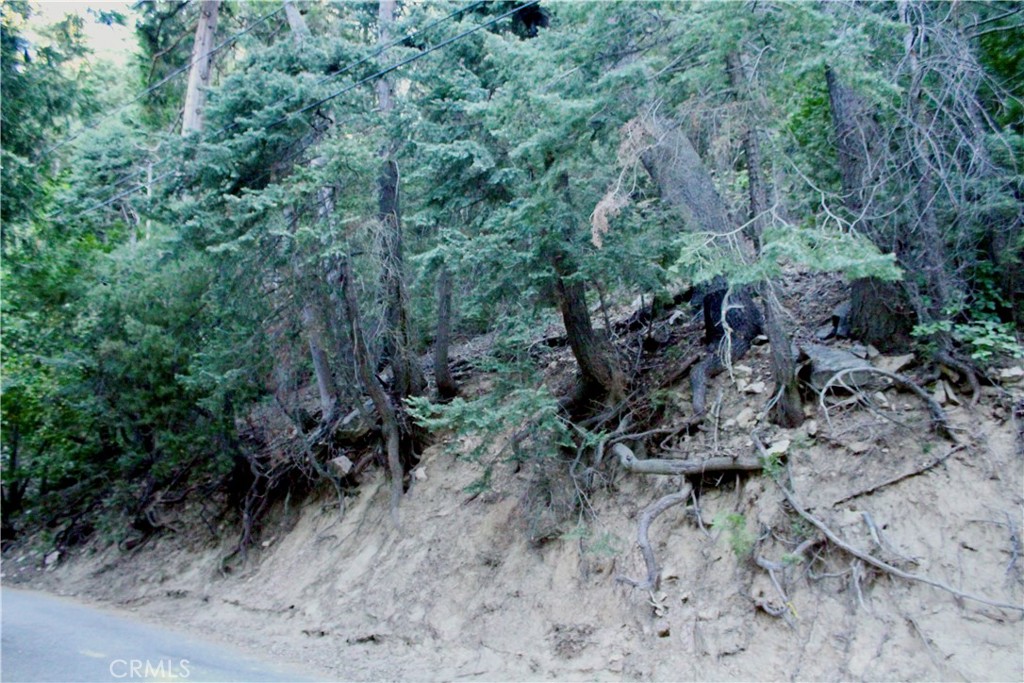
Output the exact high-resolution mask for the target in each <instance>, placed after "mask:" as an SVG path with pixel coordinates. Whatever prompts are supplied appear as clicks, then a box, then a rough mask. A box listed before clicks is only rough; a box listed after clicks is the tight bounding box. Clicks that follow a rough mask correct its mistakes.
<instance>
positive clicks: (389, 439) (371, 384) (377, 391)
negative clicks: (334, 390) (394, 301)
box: [340, 258, 405, 524]
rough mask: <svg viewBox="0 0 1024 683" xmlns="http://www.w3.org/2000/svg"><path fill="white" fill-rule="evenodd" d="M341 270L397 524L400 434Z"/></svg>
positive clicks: (348, 278)
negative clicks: (381, 436)
mask: <svg viewBox="0 0 1024 683" xmlns="http://www.w3.org/2000/svg"><path fill="white" fill-rule="evenodd" d="M340 267H341V287H342V295H343V297H344V300H345V310H346V313H347V314H348V322H349V332H350V336H351V340H352V349H353V353H354V355H355V361H356V370H357V372H358V373H359V379H360V381H361V383H362V385H363V388H365V389H366V393H367V394H369V395H370V400H371V401H373V407H374V409H375V410H376V411H377V414H378V415H379V416H380V418H381V429H382V431H383V434H384V444H385V452H386V454H387V462H388V470H390V472H391V512H392V515H393V516H394V519H395V523H396V524H397V523H398V504H399V501H400V500H401V498H402V492H403V490H404V484H403V478H404V474H405V473H404V471H403V469H402V452H401V443H402V442H401V438H402V432H401V424H400V423H399V416H398V410H397V409H396V407H395V404H394V403H393V402H392V400H391V397H390V396H388V393H387V392H386V391H385V390H384V386H383V385H382V384H381V382H380V380H379V379H378V378H377V375H376V373H375V372H374V367H373V362H372V360H371V358H370V352H369V350H368V349H367V346H366V339H365V337H364V336H363V325H362V316H361V314H360V311H359V299H358V297H356V293H355V289H354V287H353V286H352V268H351V266H350V264H349V262H348V259H347V258H346V259H343V260H342V262H341V264H340Z"/></svg>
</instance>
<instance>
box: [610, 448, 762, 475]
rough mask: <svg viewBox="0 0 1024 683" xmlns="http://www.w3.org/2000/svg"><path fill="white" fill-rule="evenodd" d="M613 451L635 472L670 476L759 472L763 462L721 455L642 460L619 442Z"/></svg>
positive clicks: (756, 459)
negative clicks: (684, 458) (699, 457)
mask: <svg viewBox="0 0 1024 683" xmlns="http://www.w3.org/2000/svg"><path fill="white" fill-rule="evenodd" d="M612 453H614V454H615V455H616V456H617V457H618V458H619V464H620V465H622V467H623V468H624V469H625V470H627V471H629V472H632V473H634V474H663V475H669V476H673V475H674V476H678V475H694V474H705V473H707V472H759V471H760V470H761V469H762V468H763V463H762V462H761V460H760V459H759V458H753V457H746V458H730V457H728V456H719V457H713V458H705V459H696V458H693V459H687V460H670V459H659V458H651V459H648V460H640V459H638V458H637V457H636V456H635V455H634V454H633V451H631V450H630V449H629V448H627V447H626V446H624V445H623V444H620V443H617V444H615V445H614V446H612Z"/></svg>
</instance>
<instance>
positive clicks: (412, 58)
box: [79, 0, 540, 215]
mask: <svg viewBox="0 0 1024 683" xmlns="http://www.w3.org/2000/svg"><path fill="white" fill-rule="evenodd" d="M485 1H486V0H485ZM539 3H540V0H530V1H529V2H526V3H523V4H522V5H520V6H518V7H516V8H514V9H511V10H509V11H507V12H505V13H503V14H500V15H498V16H497V17H494V18H493V19H489V20H487V21H485V22H483V23H482V24H478V25H477V26H474V27H472V28H469V29H466V30H465V31H462V32H461V33H459V34H457V35H455V36H452V37H451V38H448V39H446V40H443V41H441V42H440V43H438V44H437V45H434V46H432V47H430V48H428V49H426V50H424V51H422V52H418V53H416V54H415V55H412V56H410V57H407V58H406V59H403V60H401V61H399V62H397V63H395V64H393V65H391V66H389V67H386V68H384V69H381V70H380V71H378V72H376V73H374V74H371V75H369V76H367V77H365V78H362V79H360V80H358V81H356V82H354V83H352V84H350V85H347V86H345V87H344V88H342V89H340V90H338V91H336V92H334V93H331V94H330V95H327V96H326V97H322V98H320V99H319V100H317V101H316V102H313V103H312V104H308V105H306V106H304V107H301V108H300V109H296V110H295V111H292V112H289V113H287V114H285V115H284V116H282V117H280V118H278V119H276V120H274V121H272V122H271V123H269V124H268V125H266V126H264V127H263V130H270V129H271V128H274V127H275V126H278V125H280V124H281V123H284V122H285V121H288V120H289V119H291V118H293V117H295V116H298V115H300V114H303V113H305V112H307V111H309V110H310V109H313V108H316V107H319V106H321V105H323V104H325V103H327V102H329V101H331V100H333V99H336V98H338V97H341V96H342V95H344V94H345V93H348V92H350V91H352V90H354V89H355V88H357V87H358V86H360V85H363V84H365V83H368V82H369V81H372V80H375V79H377V78H380V77H382V76H386V75H387V74H389V73H391V72H393V71H396V70H398V69H400V68H402V67H403V66H406V65H408V64H411V63H412V62H415V61H416V60H418V59H422V58H423V57H426V56H427V55H429V54H430V53H432V52H436V51H437V50H440V49H441V48H444V47H447V46H448V45H451V44H452V43H454V42H456V41H458V40H461V39H463V38H465V37H466V36H469V35H471V34H473V33H476V32H477V31H479V30H481V29H485V28H488V27H490V26H493V25H494V24H496V23H498V22H499V21H501V20H502V19H505V18H507V17H509V16H511V15H513V14H515V13H516V12H519V11H521V10H523V9H526V8H527V7H532V6H533V5H536V4H539ZM475 4H482V3H475ZM475 4H474V5H470V6H469V7H465V8H460V9H459V10H458V11H456V12H453V13H451V14H450V15H449V16H448V17H446V19H448V18H451V17H452V16H455V14H457V13H458V12H460V11H462V12H464V11H466V10H468V9H470V8H472V7H473V6H475ZM437 23H439V22H434V23H433V24H431V25H430V26H431V27H433V26H435V25H437ZM424 30H426V28H424V29H421V30H420V31H417V32H415V33H413V34H410V35H409V36H404V37H403V38H401V39H400V40H395V41H392V43H389V44H388V45H387V46H382V47H381V48H379V51H378V53H377V55H379V54H381V53H383V51H384V50H385V49H388V47H393V46H394V45H397V44H398V43H401V42H405V41H406V40H408V39H409V38H411V37H414V36H415V35H417V34H419V33H422V32H423V31H424ZM374 56H376V55H371V56H370V57H368V58H364V59H363V60H361V61H360V62H357V64H359V63H364V62H365V61H367V60H368V59H372V58H373V57H374ZM352 66H355V65H352ZM350 68H352V67H348V68H346V69H344V71H348V70H349V69H350ZM340 73H343V72H336V73H335V74H332V76H331V77H332V78H333V77H334V76H336V75H339V74H340ZM235 125H237V124H234V123H233V124H230V125H228V126H225V127H224V128H221V129H220V130H218V131H216V132H215V133H214V134H218V133H221V132H224V131H225V130H228V129H229V128H232V127H234V126H235ZM160 163H164V162H160ZM176 172H177V171H176V170H171V171H167V172H166V173H162V174H160V175H159V176H157V177H155V178H153V179H152V180H151V181H147V182H146V183H141V184H139V185H137V186H135V187H133V188H130V189H128V190H125V191H124V192H120V193H118V194H117V195H115V196H113V197H111V198H110V199H107V200H105V201H103V202H100V203H98V204H96V205H94V206H91V207H89V208H88V209H85V210H84V211H82V212H80V213H79V215H86V214H88V213H91V212H93V211H96V210H97V209H100V208H103V207H105V206H108V205H110V204H112V203H114V202H115V201H117V200H118V199H122V198H123V197H126V196H128V195H130V194H133V193H135V192H138V191H139V190H143V189H146V188H147V187H149V186H150V185H152V184H155V183H156V182H158V181H160V180H163V179H164V178H166V177H168V176H170V175H172V174H174V173H176Z"/></svg>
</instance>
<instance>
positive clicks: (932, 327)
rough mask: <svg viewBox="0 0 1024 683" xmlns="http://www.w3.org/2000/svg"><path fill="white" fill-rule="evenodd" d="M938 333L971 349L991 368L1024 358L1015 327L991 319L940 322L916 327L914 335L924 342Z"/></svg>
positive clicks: (972, 356) (1023, 351) (976, 358)
mask: <svg viewBox="0 0 1024 683" xmlns="http://www.w3.org/2000/svg"><path fill="white" fill-rule="evenodd" d="M937 333H945V334H950V335H952V336H953V338H954V339H955V340H956V341H957V342H959V343H960V344H961V345H962V346H964V347H965V348H967V349H968V352H969V353H970V356H971V358H973V359H974V360H976V361H978V362H979V363H982V364H988V363H990V362H991V361H993V360H995V359H997V358H998V357H1000V356H1009V357H1012V358H1024V346H1022V345H1021V343H1020V341H1019V340H1018V338H1017V335H1016V330H1015V329H1014V326H1013V324H1012V323H1003V322H999V321H997V320H991V319H989V320H976V321H970V322H963V323H960V322H954V321H952V320H938V321H935V322H931V323H924V324H921V325H915V326H914V330H913V335H914V336H915V337H918V338H922V339H928V338H930V337H933V336H935V335H936V334H937Z"/></svg>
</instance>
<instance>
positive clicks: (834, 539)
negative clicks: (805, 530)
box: [778, 482, 1024, 613]
mask: <svg viewBox="0 0 1024 683" xmlns="http://www.w3.org/2000/svg"><path fill="white" fill-rule="evenodd" d="M778 484H779V488H780V489H781V490H782V495H784V496H785V497H786V502H788V503H789V505H790V507H791V508H793V511H794V512H796V513H797V514H798V515H800V516H801V517H803V518H804V519H805V520H806V521H807V522H809V523H810V524H811V525H813V526H814V527H815V528H816V529H818V531H820V532H821V533H822V534H824V536H825V538H827V539H828V540H829V541H830V542H831V543H832V544H833V545H835V546H836V547H838V548H841V549H842V550H844V551H845V552H847V553H849V554H850V555H853V556H854V557H856V558H857V559H859V560H861V561H862V562H864V563H866V564H869V565H871V566H872V567H875V568H877V569H881V570H882V571H884V572H886V573H887V574H891V575H892V576H896V577H898V578H901V579H906V580H907V581H917V582H919V583H924V584H927V585H929V586H932V587H934V588H938V589H939V590H943V591H946V592H947V593H949V594H951V595H953V596H955V597H958V598H961V599H964V600H973V601H974V602H980V603H981V604H983V605H990V606H992V607H998V608H1000V609H1007V610H1013V611H1015V612H1022V613H1024V606H1021V605H1013V604H1010V603H1008V602H1001V601H999V600H993V599H991V598H987V597H985V596H981V595H974V594H972V593H965V592H964V591H960V590H957V589H956V588H953V587H952V586H950V585H948V584H945V583H943V582H941V581H936V580H935V579H932V578H929V577H927V576H921V575H920V574H912V573H910V572H907V571H904V570H902V569H900V568H899V567H894V566H893V565H891V564H889V563H888V562H883V561H882V560H880V559H878V558H877V557H875V556H874V555H871V554H869V553H867V552H864V551H863V550H861V549H859V548H856V547H854V546H852V545H850V544H849V543H847V542H846V541H844V540H843V539H841V538H839V536H838V535H836V533H835V532H834V531H832V530H831V529H830V528H829V527H828V526H826V524H825V523H824V522H822V521H821V520H820V519H818V518H817V517H815V516H814V515H812V514H811V513H809V512H808V511H807V510H805V509H804V508H803V506H801V505H800V503H799V501H797V499H796V496H794V495H793V493H792V492H791V491H790V490H789V489H788V488H787V487H786V486H784V485H783V484H782V483H781V482H778Z"/></svg>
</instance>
